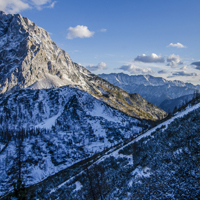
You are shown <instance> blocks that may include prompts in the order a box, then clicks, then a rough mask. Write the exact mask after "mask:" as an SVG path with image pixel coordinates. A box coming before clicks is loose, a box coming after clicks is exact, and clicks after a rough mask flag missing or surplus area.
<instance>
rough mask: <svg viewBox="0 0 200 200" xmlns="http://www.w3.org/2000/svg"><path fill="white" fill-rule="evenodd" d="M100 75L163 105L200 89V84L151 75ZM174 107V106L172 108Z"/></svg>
mask: <svg viewBox="0 0 200 200" xmlns="http://www.w3.org/2000/svg"><path fill="white" fill-rule="evenodd" d="M99 76H100V77H101V78H103V79H105V80H107V81H108V82H110V83H111V84H113V85H116V86H118V87H120V88H122V89H123V90H126V91H127V92H129V93H138V94H140V95H141V96H142V97H143V98H145V99H146V100H147V101H149V102H151V103H153V104H155V105H157V106H159V107H160V105H161V104H162V106H164V107H161V108H162V109H163V108H165V107H166V106H165V105H164V103H163V102H164V101H166V100H170V99H176V98H180V97H182V96H186V95H191V94H194V92H195V91H196V90H200V85H196V86H195V85H192V84H191V83H184V82H182V81H177V80H174V81H169V80H166V79H164V78H161V77H153V76H151V75H131V76H129V75H127V74H124V73H118V74H117V73H111V74H99ZM172 109H173V108H172Z"/></svg>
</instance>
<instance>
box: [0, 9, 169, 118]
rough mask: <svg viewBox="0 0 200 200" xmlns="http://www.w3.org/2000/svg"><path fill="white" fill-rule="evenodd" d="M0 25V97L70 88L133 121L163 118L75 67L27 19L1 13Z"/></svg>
mask: <svg viewBox="0 0 200 200" xmlns="http://www.w3.org/2000/svg"><path fill="white" fill-rule="evenodd" d="M0 21H1V24H0V94H4V96H5V95H7V94H9V93H11V92H13V91H17V90H20V89H23V88H29V89H44V88H58V87H61V86H65V85H72V86H74V87H78V88H79V89H81V90H84V91H87V92H88V93H90V94H92V95H93V96H94V97H96V98H97V99H100V100H101V101H104V102H106V103H107V104H108V105H110V106H112V107H114V108H116V109H118V110H120V111H122V112H124V113H126V114H128V115H130V116H133V117H137V118H145V119H151V120H158V119H162V118H164V117H165V116H166V113H165V112H164V111H162V110H161V109H159V108H157V107H155V106H154V105H151V104H149V103H148V102H147V101H145V100H144V99H143V98H141V97H140V96H139V95H137V94H133V95H130V94H128V93H127V92H126V91H123V90H122V89H120V88H118V87H116V86H113V85H112V84H110V83H108V82H107V81H105V80H104V79H101V78H99V77H98V76H96V75H94V74H92V73H91V72H89V71H88V70H87V69H85V68H84V67H82V66H81V65H78V64H76V63H74V62H73V61H72V60H71V59H70V57H69V55H68V54H67V53H66V52H65V51H64V50H62V49H60V48H59V47H58V46H57V45H56V44H55V42H53V41H52V40H51V38H50V37H49V34H48V32H47V31H46V30H44V29H43V28H40V27H38V26H37V25H36V24H35V23H34V22H31V21H30V20H29V19H27V18H25V17H22V16H21V15H19V14H16V15H11V14H6V13H4V12H0ZM135 102H136V103H135Z"/></svg>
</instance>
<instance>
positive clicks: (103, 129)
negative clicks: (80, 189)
mask: <svg viewBox="0 0 200 200" xmlns="http://www.w3.org/2000/svg"><path fill="white" fill-rule="evenodd" d="M148 126H149V125H148V123H147V122H145V121H140V120H137V119H134V118H132V117H130V116H127V115H125V114H124V113H122V112H120V111H118V110H116V109H113V108H112V107H110V106H108V105H107V104H105V103H103V102H101V101H99V100H97V99H95V98H94V97H93V96H91V95H90V94H88V93H87V92H84V91H81V90H79V89H76V88H70V87H69V86H64V87H60V88H57V89H48V90H28V89H27V90H20V91H19V92H18V91H16V92H14V93H12V94H10V95H8V96H7V97H6V98H3V99H0V162H1V163H0V173H1V176H0V188H1V189H0V195H3V194H4V193H5V192H8V191H9V190H12V186H11V185H12V183H13V182H14V181H16V180H17V177H18V174H19V171H18V170H19V165H18V164H17V163H19V159H20V160H21V163H23V164H22V166H21V167H20V170H21V174H22V175H21V177H22V179H23V181H24V182H25V184H26V185H32V184H34V183H38V182H40V181H42V180H43V179H45V178H47V177H49V176H50V175H52V174H55V173H57V172H59V171H60V170H62V169H65V168H67V167H69V166H72V165H73V164H75V163H77V162H80V161H81V160H84V159H87V158H89V157H91V156H93V155H94V154H97V153H98V152H102V151H104V150H105V149H107V148H110V147H111V146H113V145H115V144H117V143H120V142H123V141H124V140H125V139H127V138H129V137H131V136H133V135H135V134H138V133H139V132H141V131H142V130H143V129H144V128H145V127H148ZM20 142H21V143H20ZM20 145H21V146H20ZM19 146H20V148H21V158H19V157H18V152H19Z"/></svg>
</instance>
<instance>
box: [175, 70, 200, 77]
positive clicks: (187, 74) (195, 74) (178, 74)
mask: <svg viewBox="0 0 200 200" xmlns="http://www.w3.org/2000/svg"><path fill="white" fill-rule="evenodd" d="M172 75H173V76H198V74H197V73H187V72H186V71H179V72H174V73H173V74H172Z"/></svg>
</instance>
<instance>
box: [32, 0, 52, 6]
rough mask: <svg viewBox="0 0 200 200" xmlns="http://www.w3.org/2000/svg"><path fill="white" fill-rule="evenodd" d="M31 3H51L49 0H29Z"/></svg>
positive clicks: (40, 4) (39, 4)
mask: <svg viewBox="0 0 200 200" xmlns="http://www.w3.org/2000/svg"><path fill="white" fill-rule="evenodd" d="M31 1H32V3H33V4H35V5H37V6H42V5H44V4H47V3H51V0H31Z"/></svg>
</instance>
